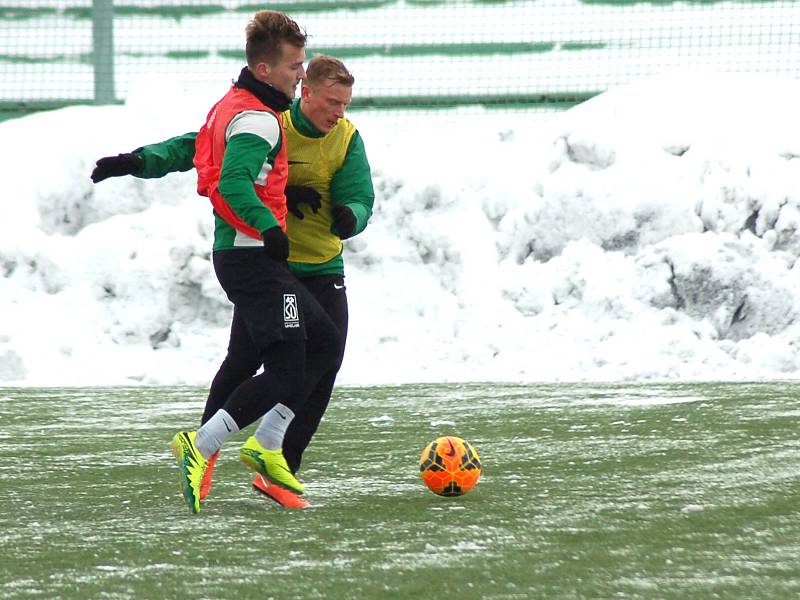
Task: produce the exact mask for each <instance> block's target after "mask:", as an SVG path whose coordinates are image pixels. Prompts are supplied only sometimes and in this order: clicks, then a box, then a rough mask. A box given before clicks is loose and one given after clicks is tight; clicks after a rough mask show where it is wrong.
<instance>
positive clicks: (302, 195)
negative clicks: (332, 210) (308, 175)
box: [286, 185, 322, 219]
mask: <svg viewBox="0 0 800 600" xmlns="http://www.w3.org/2000/svg"><path fill="white" fill-rule="evenodd" d="M300 204H308V206H309V207H310V208H311V210H312V211H313V212H314V214H317V211H318V210H319V209H320V208H321V207H322V196H320V195H319V192H318V191H317V190H315V189H314V188H310V187H306V186H304V185H287V186H286V208H287V209H288V210H289V212H290V213H292V214H293V215H294V216H295V217H297V218H298V219H302V218H303V217H304V216H305V215H304V214H303V211H302V210H300V206H299V205H300Z"/></svg>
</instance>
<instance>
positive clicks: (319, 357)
mask: <svg viewBox="0 0 800 600" xmlns="http://www.w3.org/2000/svg"><path fill="white" fill-rule="evenodd" d="M246 34H247V44H246V52H245V53H246V57H247V66H246V67H244V68H243V69H242V71H241V73H240V75H239V78H238V79H237V81H236V82H235V83H234V85H233V86H232V87H231V89H230V90H229V91H228V93H227V94H225V96H224V97H223V98H222V99H221V100H220V101H219V102H217V103H216V104H215V105H214V106H213V107H212V109H211V110H210V111H209V113H208V117H207V119H206V123H205V125H204V126H203V128H202V129H201V130H200V132H199V133H198V135H197V139H196V144H195V156H194V165H195V167H196V169H197V177H198V185H197V187H198V192H199V193H200V194H201V195H204V196H208V198H209V199H210V200H211V204H212V205H213V207H214V216H215V230H214V251H213V264H214V271H215V273H216V275H217V279H218V280H219V282H220V284H221V285H222V288H223V289H224V290H225V293H226V294H227V296H228V298H229V300H230V301H231V302H232V303H233V305H234V315H233V322H232V324H231V337H230V342H229V346H228V355H229V356H231V355H238V354H240V353H249V352H255V353H256V354H257V355H258V357H259V360H260V362H261V363H263V364H264V366H265V369H264V372H263V373H261V374H259V375H254V376H252V377H247V378H244V379H243V380H242V381H240V384H239V385H238V386H236V387H235V388H234V389H232V390H231V393H230V394H229V395H228V396H227V397H226V398H224V399H220V401H221V407H220V408H219V410H217V411H215V412H214V414H213V415H211V416H210V418H208V420H206V421H205V422H204V423H203V425H202V426H201V427H200V429H199V430H197V431H196V432H195V431H181V432H178V433H177V434H175V436H174V438H173V440H172V448H173V452H174V453H175V456H176V458H177V462H178V467H179V469H180V476H181V482H182V487H183V495H184V498H185V500H186V502H187V504H188V505H189V507H190V509H191V510H192V511H193V512H195V513H197V512H199V511H200V502H201V498H200V488H201V483H202V480H203V475H204V473H205V470H206V467H207V464H208V463H207V461H208V459H209V458H210V457H211V456H212V455H214V454H215V453H216V452H217V451H218V450H219V449H220V447H221V446H222V444H223V443H224V442H225V441H226V440H227V439H228V438H229V437H230V436H231V435H233V434H234V433H236V432H238V431H239V430H240V429H242V428H243V427H246V426H247V425H249V424H250V423H252V422H254V421H255V420H256V419H258V418H259V417H262V416H263V418H262V420H261V422H260V424H259V426H258V428H257V429H256V431H255V434H254V435H252V436H250V437H249V438H248V439H247V440H246V441H245V443H244V445H243V446H242V448H241V450H240V457H241V460H242V462H243V463H244V464H245V465H246V466H248V467H249V468H251V469H253V470H255V471H256V472H258V473H260V474H261V475H263V476H264V477H266V478H267V479H268V480H269V481H270V482H272V483H274V484H278V485H281V486H283V487H284V488H286V489H288V490H291V491H292V492H295V493H297V494H302V493H303V491H304V487H303V485H302V484H301V483H300V482H299V481H298V480H297V479H296V478H295V476H294V474H293V473H292V472H291V470H290V469H289V466H288V465H287V463H286V459H285V457H284V455H283V452H282V446H283V438H284V436H285V434H286V430H287V428H288V427H289V425H290V423H291V422H292V420H293V418H294V416H295V412H296V411H299V410H300V408H301V407H302V405H303V403H304V402H305V399H306V398H307V397H308V396H309V393H310V390H311V389H314V388H316V387H317V385H318V382H319V381H320V380H321V378H322V377H324V376H329V375H328V372H330V371H332V370H334V369H335V367H334V365H335V363H336V361H337V360H338V354H339V349H338V346H339V332H338V330H337V328H336V327H335V326H334V325H333V323H332V322H331V320H330V318H329V317H328V316H327V314H326V313H325V312H324V311H323V310H322V308H321V307H320V305H319V303H317V301H316V300H314V298H313V297H312V296H311V295H310V294H309V293H308V292H307V290H306V289H305V287H303V286H302V285H301V284H300V283H299V282H298V281H297V278H296V277H294V275H292V273H291V271H290V270H289V267H288V264H287V262H286V260H287V258H288V256H289V240H288V238H287V237H286V234H285V233H284V227H285V216H286V211H287V208H286V197H285V195H284V190H285V186H286V180H287V177H288V160H287V158H286V144H285V140H284V139H283V138H284V132H283V125H282V120H281V115H280V113H281V112H283V111H284V110H286V109H287V108H289V105H290V102H291V99H292V98H293V97H294V94H295V89H296V88H297V84H298V83H299V82H300V80H301V79H302V78H303V76H304V75H305V71H304V68H303V63H304V61H305V42H306V35H305V33H303V32H302V31H301V30H300V28H299V27H298V25H297V23H295V22H294V21H293V20H292V19H290V18H289V17H287V16H286V15H284V14H282V13H279V12H274V11H261V12H258V13H256V14H255V15H254V17H253V19H252V20H251V21H250V22H249V23H248V25H247V29H246ZM306 338H307V339H306ZM224 368H225V367H224V366H223V367H222V368H221V369H220V370H223V369H224Z"/></svg>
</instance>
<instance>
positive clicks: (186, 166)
mask: <svg viewBox="0 0 800 600" xmlns="http://www.w3.org/2000/svg"><path fill="white" fill-rule="evenodd" d="M196 138H197V132H196V131H191V132H189V133H184V134H183V135H179V136H177V137H173V138H170V139H168V140H165V141H163V142H158V143H157V144H148V145H147V146H142V147H141V148H137V149H136V150H134V153H135V154H138V155H139V156H141V157H142V161H143V164H142V168H141V170H140V171H139V172H138V173H135V175H136V177H141V178H143V179H154V178H158V177H163V176H164V175H167V174H169V173H175V172H176V171H181V172H183V171H188V170H190V169H193V168H194V163H193V162H192V161H193V160H194V141H195V139H196Z"/></svg>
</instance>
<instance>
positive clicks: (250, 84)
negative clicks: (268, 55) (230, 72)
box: [233, 67, 291, 112]
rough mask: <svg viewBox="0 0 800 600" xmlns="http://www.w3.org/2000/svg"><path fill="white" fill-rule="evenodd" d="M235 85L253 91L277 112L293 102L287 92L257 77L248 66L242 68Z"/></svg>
mask: <svg viewBox="0 0 800 600" xmlns="http://www.w3.org/2000/svg"><path fill="white" fill-rule="evenodd" d="M233 85H235V86H236V87H238V88H242V89H245V90H247V91H248V92H251V93H252V94H253V95H255V97H256V98H258V99H259V100H261V102H263V103H264V104H266V105H267V106H269V107H270V108H271V109H272V110H274V111H275V112H283V111H285V110H286V109H287V108H289V105H290V104H291V98H287V97H286V94H284V93H283V92H279V91H278V90H276V89H275V88H274V87H272V86H271V85H270V84H268V83H264V82H263V81H259V80H258V79H256V78H255V76H253V74H252V73H251V72H250V69H249V68H247V67H244V68H243V69H242V72H241V73H239V79H237V80H236V82H235V83H234V84H233Z"/></svg>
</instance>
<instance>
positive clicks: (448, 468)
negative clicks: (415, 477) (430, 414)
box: [419, 435, 481, 496]
mask: <svg viewBox="0 0 800 600" xmlns="http://www.w3.org/2000/svg"><path fill="white" fill-rule="evenodd" d="M419 472H420V476H421V477H422V481H424V482H425V485H427V486H428V489H429V490H430V491H432V492H433V493H434V494H438V495H440V496H461V495H462V494H466V493H467V492H468V491H470V490H471V489H472V488H474V487H475V484H477V483H478V480H479V479H480V478H481V459H480V457H478V452H477V451H476V450H475V448H473V447H472V445H471V444H470V443H469V442H466V441H464V440H462V439H461V438H460V437H455V436H453V435H448V436H446V437H440V438H437V439H435V440H433V441H432V442H431V443H430V444H428V445H427V446H425V450H423V451H422V456H420V457H419Z"/></svg>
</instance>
